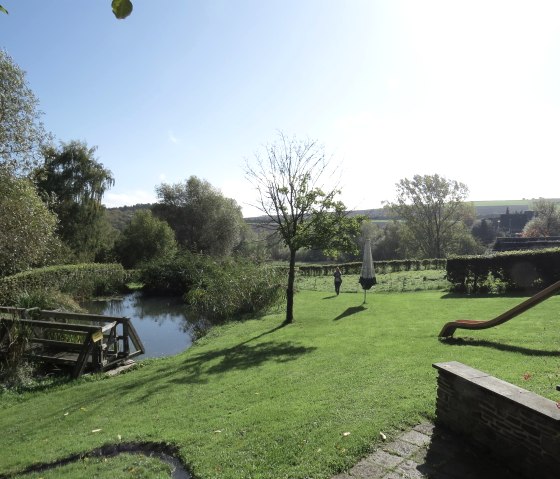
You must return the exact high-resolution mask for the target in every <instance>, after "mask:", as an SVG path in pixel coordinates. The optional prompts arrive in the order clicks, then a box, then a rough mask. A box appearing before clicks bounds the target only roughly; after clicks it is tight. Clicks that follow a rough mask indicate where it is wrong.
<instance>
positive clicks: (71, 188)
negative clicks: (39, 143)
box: [35, 141, 114, 260]
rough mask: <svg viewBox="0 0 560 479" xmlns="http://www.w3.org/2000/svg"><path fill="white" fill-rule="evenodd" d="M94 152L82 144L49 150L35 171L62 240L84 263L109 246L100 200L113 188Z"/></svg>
mask: <svg viewBox="0 0 560 479" xmlns="http://www.w3.org/2000/svg"><path fill="white" fill-rule="evenodd" d="M95 151H96V148H95V147H93V148H89V147H88V146H87V145H86V143H84V142H81V141H71V142H69V143H61V145H60V147H59V148H57V147H54V146H49V147H47V148H45V149H44V151H43V155H44V163H43V165H42V167H40V168H38V169H37V170H36V171H35V180H36V184H37V187H38V188H39V191H40V192H41V193H42V194H43V196H44V198H45V200H46V201H47V202H48V204H49V205H50V207H51V209H52V210H53V211H54V212H55V213H56V215H57V216H58V219H59V227H58V232H59V234H60V237H61V239H62V240H63V241H64V242H65V243H66V244H67V245H68V246H70V248H71V249H72V250H73V251H74V253H76V255H77V256H78V257H79V258H81V259H83V260H92V259H94V258H95V254H96V252H97V251H99V250H100V249H102V248H103V247H105V246H107V245H105V244H104V242H105V238H104V237H103V236H104V235H106V234H107V233H108V232H107V228H104V224H103V223H104V222H106V218H105V215H104V211H103V206H102V205H101V200H102V199H103V195H104V193H105V191H106V190H107V189H108V188H110V187H111V186H113V184H114V179H113V176H112V173H111V172H110V171H109V170H107V169H106V168H104V167H103V165H102V164H101V163H100V162H98V161H97V159H96V158H95Z"/></svg>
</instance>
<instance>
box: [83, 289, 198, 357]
mask: <svg viewBox="0 0 560 479" xmlns="http://www.w3.org/2000/svg"><path fill="white" fill-rule="evenodd" d="M82 307H83V308H85V309H86V310H87V311H88V312H90V313H93V314H105V315H107V316H120V317H122V316H125V317H127V318H130V319H131V321H132V324H133V325H134V328H135V329H136V331H137V333H138V336H140V339H141V340H142V343H143V344H144V349H145V353H144V354H143V355H141V356H138V359H146V358H154V357H162V356H170V355H172V354H177V353H180V352H181V351H184V350H185V349H187V348H189V347H190V346H191V344H192V342H193V339H194V338H195V334H196V333H195V331H196V328H197V327H198V325H197V323H196V322H193V321H189V320H188V318H187V316H186V314H185V305H184V304H183V303H182V301H181V298H170V297H149V296H143V295H142V294H141V293H140V292H134V293H131V294H127V295H125V296H123V297H122V299H110V300H107V301H88V302H85V303H82Z"/></svg>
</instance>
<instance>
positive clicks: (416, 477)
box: [395, 461, 426, 479]
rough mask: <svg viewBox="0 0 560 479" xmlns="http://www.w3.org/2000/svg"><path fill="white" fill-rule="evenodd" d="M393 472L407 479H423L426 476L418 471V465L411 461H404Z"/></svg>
mask: <svg viewBox="0 0 560 479" xmlns="http://www.w3.org/2000/svg"><path fill="white" fill-rule="evenodd" d="M395 472H396V473H398V474H401V475H402V477H405V478H407V479H424V478H425V477H426V476H425V475H424V474H422V473H421V472H420V471H419V470H418V464H416V463H415V462H413V461H404V462H403V463H401V464H399V466H398V467H397V468H396V469H395Z"/></svg>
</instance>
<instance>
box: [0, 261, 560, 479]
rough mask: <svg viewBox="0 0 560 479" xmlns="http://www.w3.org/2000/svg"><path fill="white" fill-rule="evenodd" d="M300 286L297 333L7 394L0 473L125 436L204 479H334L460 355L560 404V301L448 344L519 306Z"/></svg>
mask: <svg viewBox="0 0 560 479" xmlns="http://www.w3.org/2000/svg"><path fill="white" fill-rule="evenodd" d="M423 273H424V272H423ZM344 284H345V285H347V286H348V287H350V277H345V283H344ZM300 289H302V291H301V292H300V293H299V294H298V295H297V296H296V307H295V318H296V320H295V323H294V324H292V325H289V326H286V327H280V324H281V322H282V319H283V317H282V315H281V314H273V315H269V316H267V317H265V318H263V319H260V320H252V321H246V322H243V323H233V324H229V325H226V326H223V327H220V328H216V329H215V330H213V331H212V332H211V333H210V334H209V335H208V336H206V337H205V338H203V339H202V340H199V341H198V342H197V343H196V345H195V346H194V347H192V348H191V349H189V350H187V351H186V352H184V353H182V354H179V355H177V356H174V357H170V358H166V359H158V360H147V361H144V362H143V363H142V366H141V367H139V368H138V369H137V370H134V371H132V372H129V373H126V374H123V375H121V376H118V377H115V378H111V379H102V378H89V379H87V378H84V379H82V380H79V381H77V382H74V383H69V384H64V385H58V386H53V387H52V388H50V389H47V390H44V391H35V392H32V393H27V394H22V395H15V394H11V395H10V394H4V395H3V396H0V430H1V431H3V434H2V435H1V436H0V450H1V451H2V454H1V455H0V471H2V472H4V473H12V472H17V471H21V470H22V469H23V468H25V467H27V466H29V465H31V464H34V463H39V462H49V461H54V460H57V459H60V458H62V457H65V456H68V455H70V454H74V453H79V452H85V451H88V450H91V449H93V448H96V447H99V446H101V445H104V444H109V443H114V442H117V440H118V439H117V438H122V440H123V441H129V442H130V441H153V442H167V443H171V444H174V445H177V446H178V447H179V450H180V455H181V458H182V460H183V461H184V462H185V463H186V464H188V465H189V467H190V468H191V470H192V472H193V474H194V476H195V477H197V478H205V479H208V478H218V477H219V478H240V477H243V478H253V479H264V478H307V477H313V478H316V479H319V478H329V477H331V476H333V475H334V474H335V473H337V472H340V471H342V470H345V469H347V468H349V467H350V466H351V465H353V464H354V463H355V462H356V461H357V460H358V459H359V458H360V457H361V456H363V455H364V454H366V453H367V452H369V451H371V450H372V448H374V447H375V446H376V444H377V442H378V440H379V433H380V432H383V433H385V434H386V435H387V436H388V437H389V438H391V437H394V436H395V435H396V434H397V433H398V432H399V431H400V430H401V429H404V428H408V427H410V426H412V425H414V424H416V423H418V422H420V421H422V420H424V419H425V418H428V419H433V416H434V408H435V393H436V372H435V370H434V369H433V368H432V363H434V362H442V361H450V360H455V361H460V362H463V363H465V364H468V365H469V366H472V367H474V368H477V369H481V370H483V371H486V372H488V373H490V374H493V375H495V376H497V377H499V378H501V379H503V380H505V381H508V382H511V383H514V384H517V385H519V386H521V387H524V388H525V389H529V390H532V391H534V392H536V393H538V394H541V395H543V396H546V397H548V398H550V399H553V400H557V399H558V397H557V396H558V393H557V392H556V391H555V390H554V388H555V385H556V384H558V383H560V365H559V362H558V359H559V358H560V350H559V344H560V328H559V321H558V320H559V318H558V310H559V307H560V297H558V296H555V297H553V298H551V299H549V300H548V301H546V302H544V303H542V304H540V305H538V306H537V307H535V308H534V309H532V310H530V311H529V312H527V313H525V314H524V315H522V316H520V317H519V318H516V319H514V320H512V321H510V322H508V323H506V324H504V325H502V326H500V327H497V328H493V329H489V330H485V331H479V332H467V333H465V332H463V331H459V332H458V333H456V335H457V336H460V337H462V340H458V341H454V342H451V343H443V342H440V341H438V339H437V334H438V332H439V330H440V329H441V327H442V326H443V324H444V323H445V322H447V321H450V320H453V319H458V318H465V319H466V318H471V319H490V318H491V317H493V316H495V315H497V314H499V313H501V312H503V311H505V310H506V309H508V308H510V307H512V306H513V305H515V304H517V303H519V302H520V301H521V300H522V299H521V298H511V297H500V298H495V297H494V298H483V297H481V298H465V297H454V296H452V295H449V294H446V293H445V292H442V291H430V290H427V291H419V292H415V293H404V294H396V293H380V292H379V290H378V289H375V288H374V292H373V293H368V303H367V304H365V305H364V304H362V300H363V296H362V295H361V294H359V293H358V294H356V293H350V292H346V293H344V292H343V293H342V294H341V295H340V296H338V297H337V296H334V294H333V293H334V291H333V288H332V285H331V284H330V278H329V285H328V289H327V290H326V291H310V290H303V284H302V285H301V287H300ZM97 429H101V431H98V432H95V433H94V432H92V431H94V430H97ZM129 460H130V459H126V461H129ZM76 467H79V466H76ZM89 471H90V470H89V469H88V476H90V477H93V475H92V474H89ZM157 474H158V473H154V474H153V475H151V476H148V477H159V476H157ZM77 475H79V474H77ZM25 477H26V479H27V478H28V477H32V476H25ZM33 477H35V476H33ZM41 477H43V475H42V476H41ZM44 477H55V476H44ZM56 477H58V476H56ZM117 477H118V476H117Z"/></svg>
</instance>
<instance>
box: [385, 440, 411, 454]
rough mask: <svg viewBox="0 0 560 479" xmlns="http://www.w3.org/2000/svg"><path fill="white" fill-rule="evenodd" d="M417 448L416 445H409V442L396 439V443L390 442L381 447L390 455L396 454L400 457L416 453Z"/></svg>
mask: <svg viewBox="0 0 560 479" xmlns="http://www.w3.org/2000/svg"><path fill="white" fill-rule="evenodd" d="M418 449H419V446H417V445H416V444H411V443H410V442H406V441H403V440H401V439H397V440H396V441H393V442H390V443H389V444H387V445H385V446H384V447H383V450H384V451H387V452H390V453H391V454H396V455H397V456H401V457H409V456H412V454H414V453H415V452H416V451H418Z"/></svg>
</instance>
